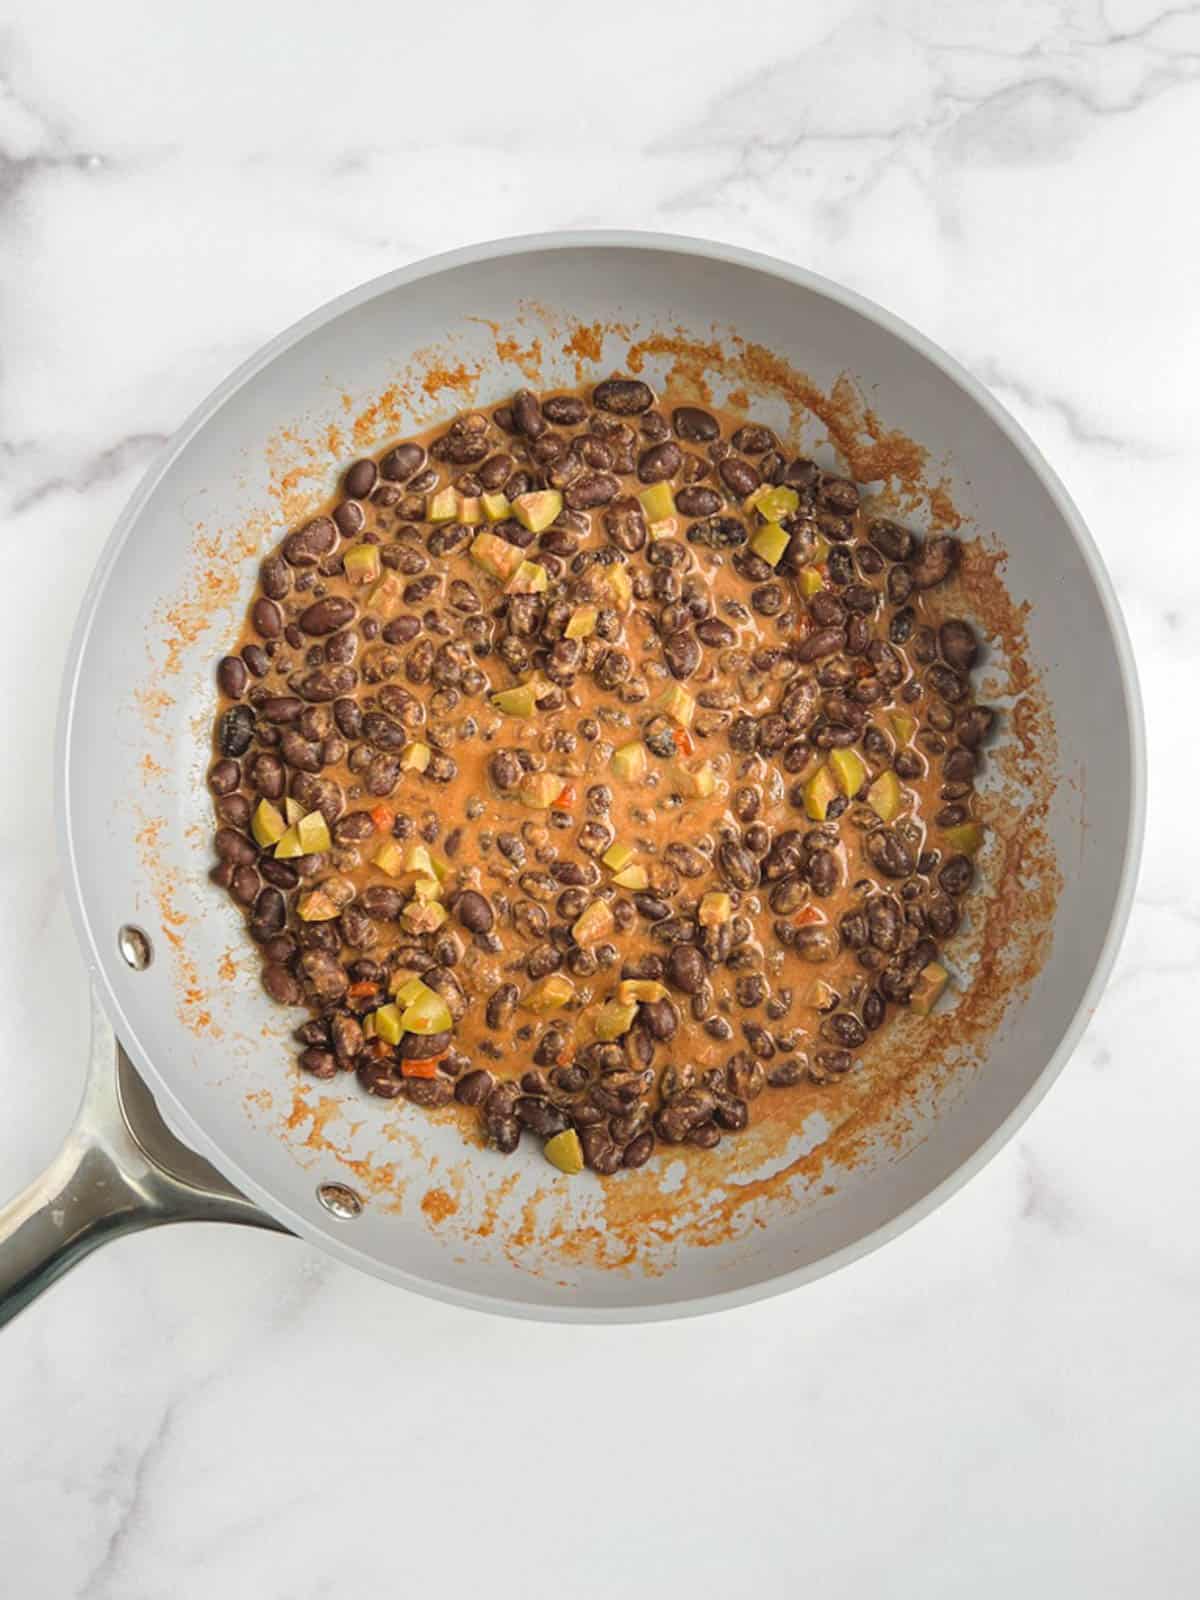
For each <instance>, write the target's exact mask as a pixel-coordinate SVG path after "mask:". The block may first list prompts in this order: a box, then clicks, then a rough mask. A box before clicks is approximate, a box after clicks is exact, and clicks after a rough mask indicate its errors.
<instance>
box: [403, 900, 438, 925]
mask: <svg viewBox="0 0 1200 1600" xmlns="http://www.w3.org/2000/svg"><path fill="white" fill-rule="evenodd" d="M447 915H448V913H447V911H446V908H445V906H444V905H442V904H441V902H440V901H437V900H410V901H409V902H408V904H407V905H406V906H405V908H404V910H403V911H402V912H401V913H400V919H401V921H402V922H403V923H404V926H405V927H406V928H410V929H411V930H412V932H413V933H436V932H437V930H438V929H439V928H440V927H441V926H442V924H443V923H444V922H445V920H446V917H447Z"/></svg>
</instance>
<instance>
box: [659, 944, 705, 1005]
mask: <svg viewBox="0 0 1200 1600" xmlns="http://www.w3.org/2000/svg"><path fill="white" fill-rule="evenodd" d="M666 977H667V981H668V982H669V983H671V984H673V985H674V986H675V988H677V989H682V990H683V992H684V994H699V993H700V991H701V990H702V989H703V988H704V985H705V982H706V981H707V978H708V970H707V967H706V965H705V961H704V957H703V956H702V955H701V953H700V951H699V950H697V949H696V947H695V945H693V944H675V945H672V947H671V952H670V954H669V955H668V956H667V965H666Z"/></svg>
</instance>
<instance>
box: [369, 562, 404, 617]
mask: <svg viewBox="0 0 1200 1600" xmlns="http://www.w3.org/2000/svg"><path fill="white" fill-rule="evenodd" d="M403 604H404V579H403V578H402V577H401V576H400V574H399V573H398V572H393V571H390V570H389V571H387V572H385V573H384V575H383V577H382V578H380V580H379V582H378V583H377V584H376V585H375V587H374V588H373V589H372V590H371V592H370V594H369V595H368V596H367V607H368V609H369V610H371V611H378V612H379V613H380V614H381V615H383V616H390V615H391V614H392V612H394V611H396V610H398V609H399V607H400V606H402V605H403Z"/></svg>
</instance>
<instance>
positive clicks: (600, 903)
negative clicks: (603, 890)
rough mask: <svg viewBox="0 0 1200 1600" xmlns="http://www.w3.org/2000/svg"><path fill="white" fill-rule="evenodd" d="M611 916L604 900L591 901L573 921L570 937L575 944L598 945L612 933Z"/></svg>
mask: <svg viewBox="0 0 1200 1600" xmlns="http://www.w3.org/2000/svg"><path fill="white" fill-rule="evenodd" d="M612 928H613V914H612V912H611V911H610V910H609V907H608V902H607V901H606V900H593V901H592V903H591V905H590V906H587V907H586V908H585V909H584V910H583V911H582V912H581V913H580V915H579V916H578V917H577V918H576V919H575V922H574V924H573V925H572V928H571V937H572V939H574V941H575V943H576V944H579V945H589V944H599V942H600V940H601V939H603V938H605V937H606V936H607V935H608V934H610V933H611V932H612Z"/></svg>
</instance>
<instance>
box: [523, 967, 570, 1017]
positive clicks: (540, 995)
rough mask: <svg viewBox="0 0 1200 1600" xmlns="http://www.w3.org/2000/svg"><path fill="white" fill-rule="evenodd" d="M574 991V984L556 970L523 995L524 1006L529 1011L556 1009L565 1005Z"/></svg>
mask: <svg viewBox="0 0 1200 1600" xmlns="http://www.w3.org/2000/svg"><path fill="white" fill-rule="evenodd" d="M574 993H575V985H574V984H573V983H572V982H571V980H570V978H564V977H562V976H561V975H560V974H559V973H556V972H555V973H551V975H550V976H549V977H548V978H543V979H542V981H541V982H540V983H535V984H534V986H533V988H532V989H530V990H529V992H528V994H526V996H525V1006H526V1009H527V1010H529V1011H536V1012H544V1011H558V1010H560V1009H561V1007H563V1006H565V1005H566V1003H567V1001H568V1000H569V999H570V998H571V996H572V995H573V994H574Z"/></svg>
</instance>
